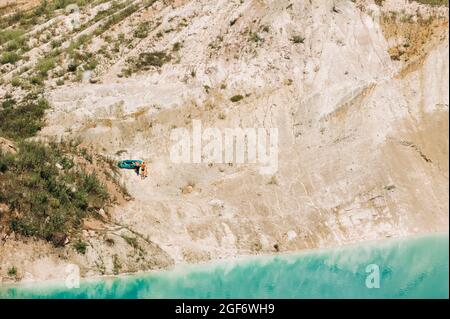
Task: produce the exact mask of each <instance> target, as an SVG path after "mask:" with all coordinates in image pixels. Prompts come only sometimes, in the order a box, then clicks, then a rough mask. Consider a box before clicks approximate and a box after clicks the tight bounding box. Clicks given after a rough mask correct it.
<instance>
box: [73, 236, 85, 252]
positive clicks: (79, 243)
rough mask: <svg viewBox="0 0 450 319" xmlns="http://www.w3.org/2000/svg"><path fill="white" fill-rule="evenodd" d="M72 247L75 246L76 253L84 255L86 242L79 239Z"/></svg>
mask: <svg viewBox="0 0 450 319" xmlns="http://www.w3.org/2000/svg"><path fill="white" fill-rule="evenodd" d="M73 248H75V250H76V251H77V253H79V254H81V255H84V254H86V249H87V244H86V242H84V241H82V240H81V239H79V240H77V241H76V242H75V243H74V244H73Z"/></svg>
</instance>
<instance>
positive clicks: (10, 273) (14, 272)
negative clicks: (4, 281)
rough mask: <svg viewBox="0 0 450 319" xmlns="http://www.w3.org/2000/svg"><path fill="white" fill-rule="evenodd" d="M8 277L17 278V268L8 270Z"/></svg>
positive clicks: (13, 267)
mask: <svg viewBox="0 0 450 319" xmlns="http://www.w3.org/2000/svg"><path fill="white" fill-rule="evenodd" d="M8 276H9V277H16V276H17V268H16V267H15V266H12V267H10V268H8Z"/></svg>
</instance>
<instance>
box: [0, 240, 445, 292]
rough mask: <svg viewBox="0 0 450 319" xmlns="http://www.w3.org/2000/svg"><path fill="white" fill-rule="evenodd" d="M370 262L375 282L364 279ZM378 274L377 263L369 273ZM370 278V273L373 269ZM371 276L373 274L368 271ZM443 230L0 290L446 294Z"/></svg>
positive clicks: (2, 289) (0, 289)
mask: <svg viewBox="0 0 450 319" xmlns="http://www.w3.org/2000/svg"><path fill="white" fill-rule="evenodd" d="M371 264H376V265H377V266H378V270H379V285H380V286H379V288H372V289H369V288H367V287H366V279H367V276H368V275H369V273H367V272H366V267H367V266H368V265H371ZM372 275H376V271H375V272H373V273H372ZM371 278H372V277H371ZM374 280H375V281H373V282H376V279H374ZM448 296H449V237H448V234H446V235H433V236H427V237H419V238H409V239H403V240H388V241H381V242H373V243H364V244H360V245H354V246H347V247H343V248H339V249H328V250H318V251H309V252H305V253H300V254H289V255H277V256H273V257H250V258H245V259H240V260H234V261H231V262H223V263H211V264H205V265H197V266H180V267H176V268H175V269H173V270H168V271H161V272H150V273H146V274H140V275H136V276H122V277H116V278H107V279H105V278H102V279H97V280H86V281H82V282H81V285H80V288H77V289H66V288H65V287H64V285H63V284H57V283H53V284H48V283H46V284H33V285H31V286H29V285H21V286H14V287H13V286H10V287H2V288H0V297H1V298H448Z"/></svg>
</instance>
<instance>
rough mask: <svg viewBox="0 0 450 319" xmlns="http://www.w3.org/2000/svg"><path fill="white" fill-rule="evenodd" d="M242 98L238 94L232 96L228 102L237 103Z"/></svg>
mask: <svg viewBox="0 0 450 319" xmlns="http://www.w3.org/2000/svg"><path fill="white" fill-rule="evenodd" d="M243 98H244V97H243V96H242V95H240V94H238V95H234V96H232V97H231V98H230V101H231V102H233V103H236V102H239V101H240V100H242V99H243Z"/></svg>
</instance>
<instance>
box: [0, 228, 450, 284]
mask: <svg viewBox="0 0 450 319" xmlns="http://www.w3.org/2000/svg"><path fill="white" fill-rule="evenodd" d="M431 237H447V239H448V238H449V232H441V231H439V232H433V233H422V234H409V235H406V236H399V237H390V238H385V239H375V240H367V241H361V242H353V243H348V244H343V245H339V246H330V247H320V248H310V249H304V250H297V251H286V252H280V253H273V254H269V253H264V254H257V255H256V254H242V255H237V256H234V257H231V258H223V259H221V258H219V259H212V260H208V261H202V262H198V263H178V264H174V265H172V266H170V267H167V268H160V269H152V270H146V271H138V272H133V273H119V274H117V275H99V276H98V275H96V276H87V277H83V276H81V278H80V285H81V284H82V283H92V282H101V281H110V280H111V281H112V280H116V279H127V278H131V277H145V276H148V275H162V274H164V273H167V272H171V273H173V274H179V273H184V272H189V271H192V270H205V269H207V268H213V267H217V266H223V268H224V269H226V268H227V266H232V267H235V266H236V265H239V264H244V263H247V262H252V261H264V260H265V259H272V258H276V257H280V258H284V259H286V258H289V257H293V258H298V257H300V256H308V255H312V254H324V253H327V252H330V251H333V252H338V251H341V250H347V249H351V248H357V247H360V248H362V247H368V248H370V247H372V246H375V245H392V244H394V243H395V242H403V241H409V240H420V239H424V238H431ZM268 261H269V260H268ZM63 284H64V281H63V280H58V279H56V280H36V281H27V280H21V281H18V282H14V283H6V284H2V283H0V290H6V289H10V288H33V287H36V288H50V287H52V286H54V287H55V288H56V287H58V286H59V285H63Z"/></svg>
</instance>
